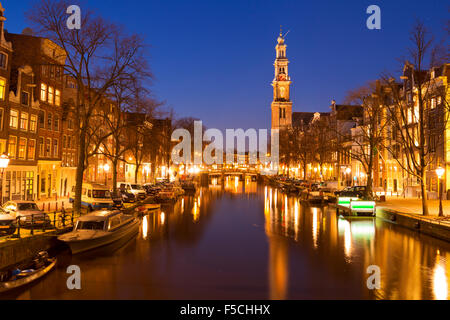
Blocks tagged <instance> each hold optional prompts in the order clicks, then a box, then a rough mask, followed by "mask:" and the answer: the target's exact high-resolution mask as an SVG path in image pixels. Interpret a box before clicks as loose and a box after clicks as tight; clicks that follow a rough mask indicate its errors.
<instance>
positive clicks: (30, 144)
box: [28, 139, 36, 160]
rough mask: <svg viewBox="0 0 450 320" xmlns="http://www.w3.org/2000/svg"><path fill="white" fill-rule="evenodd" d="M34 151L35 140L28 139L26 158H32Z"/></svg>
mask: <svg viewBox="0 0 450 320" xmlns="http://www.w3.org/2000/svg"><path fill="white" fill-rule="evenodd" d="M35 153H36V140H34V139H30V140H29V141H28V159H29V160H34V154H35Z"/></svg>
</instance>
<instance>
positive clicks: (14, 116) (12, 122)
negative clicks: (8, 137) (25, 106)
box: [9, 110, 19, 129]
mask: <svg viewBox="0 0 450 320" xmlns="http://www.w3.org/2000/svg"><path fill="white" fill-rule="evenodd" d="M18 125H19V111H17V110H11V111H10V113H9V126H10V128H13V129H17V126H18Z"/></svg>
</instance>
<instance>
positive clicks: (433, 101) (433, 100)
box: [431, 98, 436, 109]
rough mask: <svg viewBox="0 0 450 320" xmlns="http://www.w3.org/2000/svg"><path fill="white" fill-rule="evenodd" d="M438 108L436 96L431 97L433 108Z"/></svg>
mask: <svg viewBox="0 0 450 320" xmlns="http://www.w3.org/2000/svg"><path fill="white" fill-rule="evenodd" d="M434 108H436V98H431V109H434Z"/></svg>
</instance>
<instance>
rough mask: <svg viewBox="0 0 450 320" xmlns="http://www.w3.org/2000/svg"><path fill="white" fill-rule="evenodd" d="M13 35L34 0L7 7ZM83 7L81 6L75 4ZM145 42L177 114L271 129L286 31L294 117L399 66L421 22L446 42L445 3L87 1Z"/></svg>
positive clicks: (325, 106)
mask: <svg viewBox="0 0 450 320" xmlns="http://www.w3.org/2000/svg"><path fill="white" fill-rule="evenodd" d="M0 1H1V3H2V4H3V7H5V9H6V12H5V15H6V17H7V19H8V20H7V21H6V28H7V29H8V30H9V31H10V32H21V31H22V30H23V29H24V28H25V27H26V26H27V23H26V21H25V17H24V11H25V10H27V8H28V6H27V5H26V3H27V2H32V1H31V0H20V1H19V0H6V1H5V0H3V1H2V0H0ZM74 3H76V1H74ZM82 3H84V5H82V6H81V8H82V10H83V6H89V7H90V8H91V9H95V10H96V11H97V12H99V13H100V14H102V15H104V16H107V17H109V18H110V19H111V20H112V21H115V22H118V23H121V24H123V25H125V26H126V27H127V28H128V30H129V31H131V32H138V33H140V34H142V35H144V36H145V39H146V41H147V43H148V44H150V45H151V49H150V64H151V67H152V70H153V73H154V74H155V81H154V85H153V90H154V93H155V95H156V96H157V97H158V98H159V99H161V100H164V101H166V103H167V106H168V107H171V108H173V109H174V111H175V112H176V114H177V116H179V117H181V116H193V117H198V118H200V119H202V120H203V121H204V124H205V125H206V126H207V127H210V128H211V127H215V128H219V129H224V128H239V127H242V128H268V127H270V103H271V101H272V87H271V86H270V83H271V81H272V79H273V61H274V59H275V48H274V47H275V44H276V38H277V36H278V33H279V28H280V24H281V25H283V29H284V30H285V31H287V30H290V33H289V35H288V36H287V39H286V42H287V45H288V49H287V56H288V58H289V59H290V61H291V64H290V69H289V71H290V76H291V79H292V81H293V85H292V94H291V97H292V100H293V102H294V111H328V110H329V105H330V101H331V100H332V99H336V100H337V101H338V103H339V102H342V100H343V98H344V97H345V93H346V92H347V91H348V90H349V89H352V88H355V87H358V86H360V85H362V84H364V83H366V82H367V81H369V80H371V79H375V78H377V77H378V76H379V75H380V73H381V72H383V71H387V70H389V71H395V70H397V68H398V62H397V61H396V58H398V57H399V56H402V55H403V54H404V53H405V51H406V48H407V46H408V36H409V34H408V33H409V31H410V29H411V26H412V25H413V23H414V20H415V19H416V18H420V19H422V20H423V21H424V22H425V24H426V25H427V26H428V27H429V29H430V30H431V31H432V32H433V33H434V34H435V36H436V38H442V36H443V34H444V30H443V27H444V24H445V21H446V20H447V19H448V18H449V4H448V2H447V1H445V0H428V1H424V0H421V1H415V0H395V1H394V0H390V1H374V0H370V1H365V0H352V1H349V0H345V1H332V0H328V1H281V0H279V1H256V0H253V1H245V0H233V1H232V0H228V1H214V0H206V1H193V0H192V1H168V0H159V1H155V0H146V1H144V0H139V1H138V0H126V1H119V0H95V1H94V0H89V1H84V2H82ZM371 4H376V5H379V6H380V7H381V19H382V25H381V27H382V29H381V30H368V29H367V28H366V19H367V17H368V15H367V14H366V8H367V7H368V6H369V5H371Z"/></svg>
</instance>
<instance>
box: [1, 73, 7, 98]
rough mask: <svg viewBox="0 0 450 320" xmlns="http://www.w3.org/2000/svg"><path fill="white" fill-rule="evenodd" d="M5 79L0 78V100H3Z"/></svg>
mask: <svg viewBox="0 0 450 320" xmlns="http://www.w3.org/2000/svg"><path fill="white" fill-rule="evenodd" d="M5 91H6V79H5V78H0V100H5Z"/></svg>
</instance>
